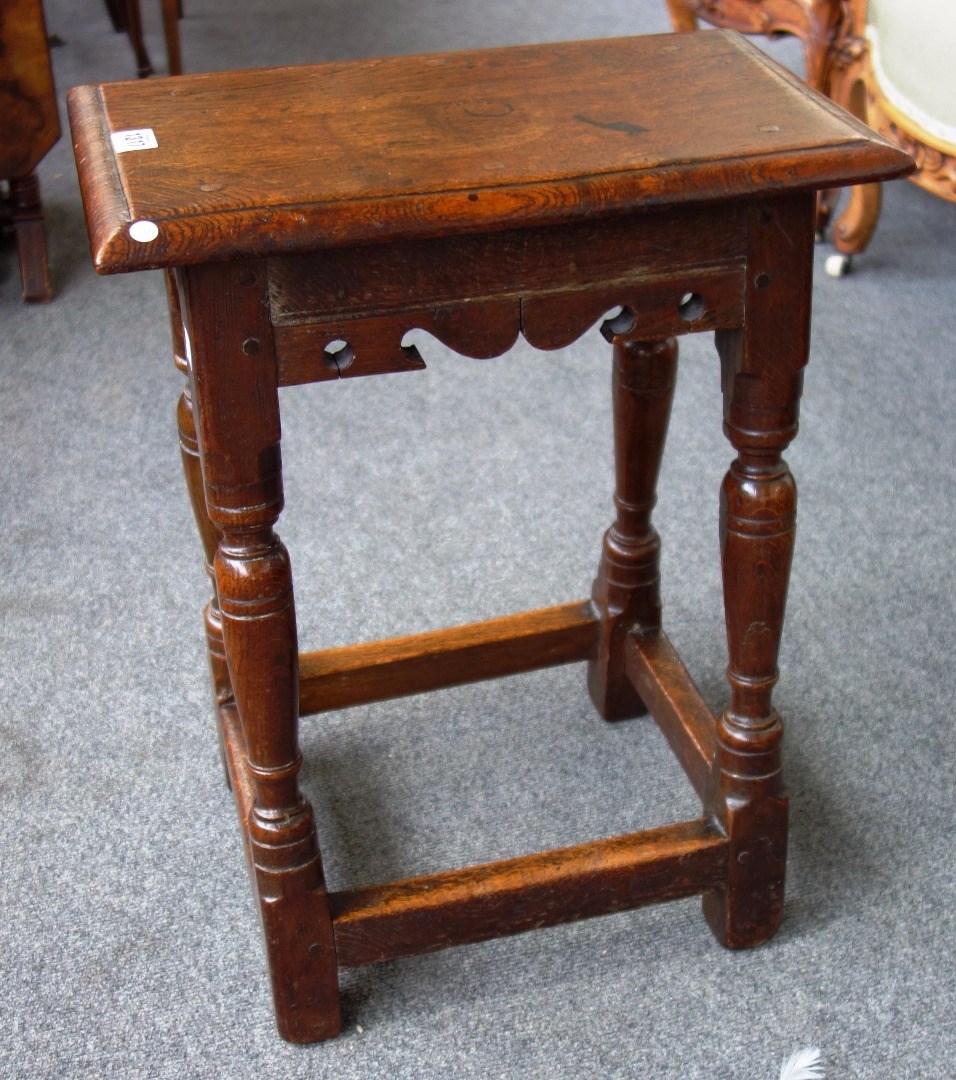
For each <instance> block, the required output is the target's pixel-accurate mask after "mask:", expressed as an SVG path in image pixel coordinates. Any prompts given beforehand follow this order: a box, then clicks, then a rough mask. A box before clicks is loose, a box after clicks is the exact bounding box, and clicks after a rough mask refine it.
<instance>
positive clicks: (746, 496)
mask: <svg viewBox="0 0 956 1080" xmlns="http://www.w3.org/2000/svg"><path fill="white" fill-rule="evenodd" d="M815 215H816V207H815V200H814V197H813V196H812V195H807V196H797V197H791V198H789V199H787V200H781V201H779V202H776V203H774V202H769V201H768V202H767V203H765V204H762V205H757V206H754V207H753V208H752V211H751V241H750V253H749V258H748V267H747V295H746V301H745V303H746V312H747V321H746V326H745V327H744V328H743V329H741V330H734V331H721V332H718V335H717V344H718V349H719V352H720V357H721V364H722V376H723V391H724V430H725V432H726V434H727V436H728V438H729V439H730V441H731V443H732V444H733V446H734V448H735V449H736V450H737V458H736V460H735V461H734V463H733V464H732V465H731V468H730V471H729V472H728V473H727V476H726V478H725V480H724V483H723V487H722V489H721V512H720V541H721V554H722V563H723V583H724V607H725V612H726V620H727V641H728V647H729V653H730V663H729V665H728V668H727V679H728V681H729V682H730V687H731V700H730V705H729V707H728V708H727V709H725V710H724V711H723V712H722V713H721V715H720V717H719V718H718V721H717V737H718V751H717V762H716V773H715V791H714V795H713V801H712V806H711V810H712V812H714V813H715V815H716V816H717V817H718V818H719V820H720V821H721V823H722V824H723V827H724V829H725V830H726V832H727V836H728V839H729V845H730V847H729V851H728V878H727V885H726V888H725V889H722V890H719V891H714V892H710V893H706V894H705V896H704V913H705V915H706V917H707V920H708V922H709V923H710V926H711V928H712V929H713V931H714V933H715V934H716V935H717V937H718V939H719V940H720V941H721V942H722V943H723V944H724V945H727V946H730V947H734V948H739V947H745V946H750V945H758V944H760V942H762V941H765V940H766V939H767V938H769V937H771V936H772V934H773V933H774V931H775V930H776V928H777V926H778V924H779V922H780V917H781V912H782V907H783V891H784V874H785V868H786V852H787V797H786V794H785V792H784V788H783V782H782V777H781V770H780V743H781V738H782V735H783V729H782V726H781V722H780V717H779V716H778V715H777V712H776V710H775V709H774V708H773V704H772V701H771V695H772V693H773V687H774V685H775V684H776V682H777V677H778V673H777V654H778V650H779V646H780V635H781V631H782V628H783V616H784V607H785V605H786V599H787V585H788V581H789V575H790V561H791V556H792V554H793V541H794V527H795V523H796V494H797V493H796V486H795V484H794V481H793V477H792V476H791V475H790V470H789V469H788V467H787V463H786V462H785V461H784V460H783V458H782V457H781V454H782V452H783V450H784V449H785V448H786V447H787V445H788V444H789V443H790V441H791V439H792V438H793V437H794V435H795V434H796V432H797V419H798V410H799V401H800V392H801V388H802V382H803V368H804V365H805V364H806V362H807V356H808V350H809V340H810V338H809V329H810V287H811V276H812V259H813V229H814V219H815Z"/></svg>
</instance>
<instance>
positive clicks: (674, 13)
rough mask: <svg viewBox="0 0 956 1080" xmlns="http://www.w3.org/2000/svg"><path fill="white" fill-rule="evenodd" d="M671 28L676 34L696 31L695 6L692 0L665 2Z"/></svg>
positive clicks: (668, 0) (670, 0)
mask: <svg viewBox="0 0 956 1080" xmlns="http://www.w3.org/2000/svg"><path fill="white" fill-rule="evenodd" d="M666 3H667V11H668V14H669V15H670V17H671V26H673V27H674V29H675V30H676V31H677V32H678V33H681V32H684V31H687V30H696V29H697V5H696V4H695V3H694V0H666Z"/></svg>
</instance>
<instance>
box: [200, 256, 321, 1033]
mask: <svg viewBox="0 0 956 1080" xmlns="http://www.w3.org/2000/svg"><path fill="white" fill-rule="evenodd" d="M182 274H183V277H182V280H183V283H184V299H185V312H184V313H185V315H186V321H187V328H188V332H189V336H190V342H191V347H192V351H193V355H192V358H191V369H192V372H191V373H192V389H193V401H194V409H195V416H196V424H197V432H198V441H199V448H200V455H201V461H202V474H203V482H204V486H205V493H206V506H207V509H208V513H209V517H210V519H211V521H212V523H213V524H214V526H215V527H216V528H217V529H218V530H219V533H220V539H219V547H218V551H217V553H216V556H215V560H214V566H215V574H216V587H217V593H218V597H219V606H220V612H221V621H222V634H223V643H224V646H225V654H226V662H227V665H228V669H229V675H230V678H231V682H232V688H233V691H234V694H235V703H236V709H237V712H238V716H239V722H240V726H241V729H242V734H243V737H244V741H245V747H246V755H247V761H246V770H247V778H246V781H247V782H248V783H249V784H250V785H251V789H252V805H251V810H250V812H249V815H248V820H247V821H246V822H245V825H246V827H247V829H248V839H249V851H250V858H251V862H252V868H253V880H254V884H255V887H256V890H257V894H258V900H259V908H260V913H261V916H262V924H263V931H264V937H265V944H266V953H267V958H268V962H269V969H270V975H271V979H272V991H273V997H274V1000H275V1006H276V1020H277V1024H278V1027H279V1031H280V1033H281V1034H282V1035H283V1036H284V1037H285V1038H287V1039H289V1040H291V1041H293V1042H313V1041H315V1040H317V1039H322V1038H328V1037H330V1036H332V1035H335V1034H337V1033H338V1031H339V1028H340V1019H339V1001H338V971H337V964H336V956H335V946H334V941H333V936H332V921H331V916H330V914H329V907H328V899H327V895H326V888H325V880H324V876H323V872H322V863H321V858H320V855H319V848H318V842H317V839H316V834H315V826H314V823H313V815H312V807H311V805H310V804H309V802H308V800H307V799H305V797H304V796H303V795H302V794H301V792H300V790H299V785H298V773H299V769H300V767H301V764H302V757H301V754H300V752H299V745H298V711H299V700H298V697H299V654H298V641H297V634H296V621H295V608H294V604H293V595H292V572H291V567H290V564H289V556H288V553H287V552H286V550H285V547H284V546H283V545H282V543H281V542H280V541H279V539H278V537H277V536H276V535H275V533H274V531H273V526H274V525H275V524H276V522H277V520H278V517H279V513H280V512H281V509H282V471H281V461H280V455H279V400H278V389H277V385H278V383H277V379H278V374H277V368H276V362H275V354H274V351H273V343H272V328H271V325H270V322H269V314H268V311H269V309H268V298H267V295H266V291H265V270H264V268H263V267H261V266H259V265H258V264H234V263H233V264H224V265H221V266H215V265H211V266H201V267H195V268H191V269H188V270H186V271H183V272H182Z"/></svg>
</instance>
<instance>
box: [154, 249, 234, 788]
mask: <svg viewBox="0 0 956 1080" xmlns="http://www.w3.org/2000/svg"><path fill="white" fill-rule="evenodd" d="M165 274H166V296H167V299H168V301H169V323H170V330H171V332H172V338H173V361H174V363H175V364H176V367H177V368H179V370H180V371H181V372H182V373H183V375H184V376H185V379H186V385H185V386H184V387H183V391H182V393H181V394H180V395H179V401H178V402H177V403H176V424H177V427H178V428H179V452H180V457H181V458H182V462H183V474H184V475H185V477H186V490H187V491H188V492H189V502H190V504H191V506H192V510H193V517H194V518H195V519H196V528H197V529H198V530H199V539H200V540H201V541H202V547H203V553H204V555H205V557H206V560H205V561H206V573H207V574H208V575H209V579H210V581H211V582H212V599H211V600H210V601H209V603H208V604H207V605H206V609H205V611H204V613H203V615H204V621H205V626H206V646H207V648H208V652H209V669H210V672H211V674H212V685H213V694H214V695H215V707H216V732H217V734H218V738H219V752H220V757H221V758H222V766H223V771H224V772H225V774H226V783H227V784H231V780H230V776H229V768H228V766H227V764H226V755H225V748H224V746H223V732H222V722H221V719H220V710H221V709H223V708H229V707H234V705H235V697H234V695H233V692H232V683H231V681H230V679H229V669H228V668H227V666H226V652H225V647H224V645H223V643H222V619H221V617H220V614H219V596H218V594H217V593H216V572H215V569H214V567H213V560H214V559H215V557H216V552H217V551H218V550H219V539H220V533H219V530H218V529H217V528H216V526H215V525H214V524H213V523H212V522H211V521H210V520H209V514H208V513H207V511H206V493H205V491H204V490H203V482H202V466H201V463H200V458H199V442H198V440H197V438H196V419H195V416H194V414H193V399H192V392H191V388H190V381H189V360H188V358H187V351H186V341H185V332H184V328H183V316H182V306H181V304H180V299H179V289H178V287H177V285H176V276H175V274H174V273H173V272H172V271H171V270H167V271H165Z"/></svg>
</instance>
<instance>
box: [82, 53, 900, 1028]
mask: <svg viewBox="0 0 956 1080" xmlns="http://www.w3.org/2000/svg"><path fill="white" fill-rule="evenodd" d="M210 117H214V118H215V123H214V124H213V123H209V122H208V118H210ZM70 118H71V123H72V128H73V135H74V143H75V149H76V155H77V161H78V165H79V173H80V180H81V184H82V189H83V196H84V202H85V206H86V213H87V224H88V228H89V232H90V238H91V243H92V248H93V255H94V261H95V265H96V268H97V269H98V270H99V271H100V272H102V273H116V272H123V271H132V270H143V269H151V268H161V269H164V270H166V271H167V276H168V284H169V289H170V292H169V296H170V309H171V312H172V319H173V335H174V342H175V347H176V354H177V357H178V363H179V364H180V366H181V367H182V369H183V371H184V373H185V374H186V376H187V389H186V390H185V391H184V393H183V395H182V397H181V399H180V402H179V429H180V435H181V445H182V456H183V463H184V465H185V471H186V479H187V484H188V487H189V492H190V496H191V499H192V504H193V509H194V512H195V516H196V521H197V523H198V526H199V532H200V535H201V537H202V541H203V546H204V550H205V554H206V561H207V565H208V566H209V569H210V573H211V575H212V579H213V599H212V601H211V602H210V604H209V606H208V608H207V610H206V632H207V636H208V642H209V656H210V661H211V665H212V675H213V684H214V689H215V695H216V704H217V710H218V716H219V720H220V731H221V738H222V745H223V750H224V755H225V759H226V762H227V767H228V774H229V777H230V778H231V782H232V787H233V791H234V794H235V799H236V804H237V807H238V811H239V818H240V822H241V824H242V831H243V836H244V838H245V841H246V846H247V853H248V857H249V864H250V869H251V873H252V881H253V888H254V891H255V894H256V897H257V900H258V903H259V910H260V913H261V917H262V925H263V929H264V936H265V944H266V953H267V958H268V964H269V969H270V973H271V978H272V989H273V994H274V998H275V1005H276V1014H277V1019H278V1025H279V1030H280V1032H281V1033H282V1035H283V1036H284V1037H285V1038H287V1039H290V1040H292V1041H296V1042H310V1041H313V1040H317V1039H323V1038H328V1037H330V1036H332V1035H335V1034H336V1033H337V1032H338V1030H339V1027H340V1015H339V996H338V982H337V978H338V976H337V973H338V968H340V967H348V966H353V965H359V964H368V963H375V962H379V961H384V960H391V959H394V958H396V957H401V956H408V955H412V954H416V953H422V952H428V951H430V950H434V949H440V948H444V947H446V946H450V945H456V944H462V943H465V942H475V941H481V940H485V939H488V938H493V937H497V936H501V935H505V934H512V933H517V932H519V931H523V930H529V929H533V928H536V927H540V926H547V925H552V924H555V923H560V922H565V921H569V920H573V919H579V918H584V917H587V916H592V915H599V914H604V913H607V912H612V911H619V910H624V909H627V908H634V907H638V906H640V905H643V904H649V903H654V902H658V901H663V900H671V899H676V898H678V897H686V896H690V895H693V894H698V893H699V894H702V895H703V904H704V913H705V915H706V918H707V921H708V922H709V924H710V926H711V928H712V929H713V931H714V933H715V934H716V936H717V938H718V939H719V940H720V941H721V942H722V943H723V944H725V945H727V946H731V947H744V946H751V945H756V944H758V943H760V942H762V941H764V940H766V939H767V938H768V937H770V936H771V935H772V934H773V932H774V930H775V929H776V926H777V924H778V922H779V919H780V914H781V905H782V901H783V883H784V865H785V852H786V836H787V823H786V822H787V801H786V796H785V794H784V791H783V787H782V784H781V778H780V739H781V725H780V719H779V717H778V715H777V713H776V712H775V711H774V708H773V706H772V704H771V692H772V689H773V686H774V683H775V682H776V679H777V651H778V644H779V640H780V633H781V627H782V623H783V612H784V602H785V598H786V591H787V579H788V574H789V567H790V558H791V551H792V547H793V535H794V516H795V507H796V491H795V487H794V482H793V479H792V477H791V475H790V472H789V470H788V468H787V465H786V463H785V462H784V460H783V458H782V457H781V454H782V452H783V450H784V449H785V447H786V446H787V444H788V443H789V442H790V440H791V439H792V438H793V436H794V435H795V433H796V430H797V410H798V402H799V397H800V390H801V382H802V372H803V368H804V365H805V363H806V360H807V352H808V343H809V326H810V281H811V273H812V251H813V232H814V192H815V191H816V190H817V189H819V188H828V187H833V186H838V185H843V184H850V183H858V182H860V181H863V180H880V179H886V178H889V177H892V176H898V175H901V174H903V173H904V172H906V171H907V170H908V169H909V168H911V162H910V160H909V158H908V157H907V156H906V155H904V154H902V153H901V152H900V151H899V150H897V149H895V148H894V147H892V146H890V144H889V143H887V142H885V141H884V140H883V139H881V138H879V137H878V136H876V135H874V134H873V133H872V132H870V131H868V130H867V129H866V128H865V127H864V126H863V125H861V124H860V123H858V122H857V121H855V120H853V119H852V118H850V117H849V116H848V115H846V114H844V113H842V112H841V111H840V110H838V109H836V108H835V107H834V106H832V105H831V104H829V103H828V102H826V101H825V100H824V99H822V98H820V97H819V96H817V95H816V94H814V93H813V92H811V91H809V90H807V89H806V88H805V87H803V86H801V84H800V83H799V82H798V80H796V79H795V78H793V77H791V76H790V75H789V74H788V73H786V72H785V71H783V70H782V69H780V68H779V67H777V66H776V65H774V64H773V63H772V62H771V61H769V60H768V59H767V58H766V57H765V56H764V55H763V54H761V53H760V52H759V51H758V50H757V49H755V48H753V47H752V46H750V45H749V44H747V42H746V41H745V40H744V39H743V38H741V37H740V36H738V35H735V34H731V33H712V34H710V33H709V34H700V35H692V36H681V37H672V36H663V37H647V38H631V39H627V38H625V39H619V40H611V41H592V42H576V43H561V44H553V45H542V46H533V47H518V48H511V49H495V50H486V51H478V52H466V53H449V54H443V55H437V56H421V57H400V58H395V59H379V60H368V61H361V62H350V63H338V64H326V65H321V66H315V67H300V68H288V69H282V70H276V71H248V72H233V73H223V74H214V75H203V76H197V77H192V76H187V77H184V78H179V79H175V80H154V81H151V82H149V83H139V82H130V83H114V84H110V85H104V86H99V87H80V88H77V89H75V90H74V91H73V92H72V94H71V96H70ZM615 309H620V310H619V313H618V314H616V315H614V316H609V317H606V318H605V319H604V322H603V324H602V331H603V333H604V336H605V338H606V339H607V340H608V341H609V342H610V343H611V344H612V346H613V374H612V392H613V413H614V438H615V474H616V493H615V507H616V516H615V520H614V523H613V524H612V525H611V527H610V529H609V530H608V531H607V533H606V535H605V537H604V546H603V553H602V555H601V559H600V567H599V570H598V574H597V579H596V582H595V584H594V588H593V592H592V596H591V598H590V599H589V600H585V601H580V602H577V603H571V604H567V605H563V606H560V607H556V608H550V609H546V610H542V611H532V612H528V613H525V614H521V615H514V616H509V617H505V618H500V619H493V620H491V621H489V622H485V623H479V624H475V625H472V626H464V627H460V628H457V629H452V630H442V631H435V632H429V633H425V634H417V635H414V636H412V637H407V638H400V639H395V640H390V641H384V642H378V643H374V644H364V645H355V646H348V647H345V648H335V649H329V650H324V651H320V652H304V653H300V652H299V647H298V643H297V637H296V618H295V611H294V607H293V599H292V576H291V570H290V566H289V558H288V555H287V554H286V550H285V548H284V547H283V546H282V544H281V542H280V541H279V539H278V538H277V536H276V534H275V532H274V531H273V530H274V527H275V524H276V521H277V519H278V517H279V514H280V512H281V510H282V474H281V465H280V456H279V395H278V390H279V387H282V386H290V385H294V384H299V383H309V382H316V381H321V380H327V379H336V378H351V377H356V376H365V375H378V374H383V373H387V372H399V371H412V370H417V369H420V368H421V367H422V366H423V361H422V357H421V356H420V355H419V354H418V352H417V351H416V350H415V349H414V348H411V347H406V346H403V338H404V337H405V335H406V334H407V332H408V331H409V330H411V329H413V328H420V329H424V330H427V331H429V332H430V333H431V334H433V335H434V336H435V337H437V338H439V339H440V340H441V341H442V342H444V343H445V344H447V345H448V346H450V347H451V348H452V349H454V350H455V351H457V352H459V353H462V354H464V355H466V356H470V357H476V358H490V357H494V356H498V355H500V354H502V353H504V352H506V351H507V350H508V349H509V348H510V346H511V345H512V344H513V343H514V342H515V340H516V339H517V337H518V335H519V334H523V335H524V337H525V338H526V339H527V340H528V341H529V342H530V343H531V344H532V345H534V346H537V347H538V348H541V349H557V348H560V347H562V346H565V345H568V344H569V343H571V342H573V341H574V340H575V339H576V338H578V337H579V336H580V335H581V334H582V333H584V331H585V330H586V329H588V328H589V327H590V326H592V325H593V324H594V323H595V322H596V321H597V320H599V319H601V317H602V316H603V315H605V313H608V312H611V311H613V310H615ZM704 330H707V331H715V332H716V337H717V349H718V353H719V357H720V362H721V371H722V387H723V397H724V417H725V423H724V427H725V431H726V434H727V437H728V438H729V440H730V442H731V444H732V445H733V447H734V449H735V450H736V454H737V456H736V459H735V460H734V461H733V464H732V465H731V466H730V471H729V472H728V473H727V477H726V479H725V480H724V484H723V488H722V492H721V515H720V516H721V524H720V535H721V548H722V562H723V581H724V595H725V608H726V622H727V636H728V645H729V654H730V663H729V667H728V672H727V675H728V679H729V682H730V689H731V697H730V704H729V706H728V708H727V709H725V710H724V711H723V712H722V713H721V714H720V715H719V716H718V717H716V718H715V717H714V716H713V715H712V713H711V712H710V710H709V709H708V707H707V705H706V704H705V703H704V701H703V699H702V698H701V696H700V694H699V692H698V691H697V689H696V687H695V686H694V683H693V682H692V680H691V678H690V676H689V675H688V673H687V671H686V670H685V668H684V666H683V664H682V663H681V661H680V659H679V658H678V656H677V655H676V653H675V651H674V650H673V648H672V647H671V645H670V643H669V641H668V639H667V637H666V635H665V634H664V632H663V630H662V629H661V611H660V591H659V583H658V551H659V541H658V537H657V533H656V532H655V530H654V527H653V525H652V523H651V510H652V507H653V505H654V501H655V487H656V483H657V475H658V470H659V465H660V461H661V454H662V451H663V446H664V437H665V432H666V428H667V420H668V414H669V411H670V405H671V397H672V393H673V389H674V378H675V373H676V364H677V345H676V341H675V338H676V337H677V336H678V335H680V334H684V333H691V332H697V331H704ZM572 661H587V664H588V686H589V689H590V693H591V696H592V698H593V700H594V703H595V705H596V706H597V709H598V711H599V712H600V713H601V714H602V715H603V716H604V717H605V718H606V719H608V720H614V721H617V720H624V719H626V718H628V717H634V716H637V715H640V714H642V713H644V712H646V711H649V712H650V713H651V715H652V716H653V717H654V719H655V720H656V722H657V723H658V724H659V725H660V727H661V729H662V730H663V732H664V734H665V735H666V737H667V739H668V741H669V743H670V745H671V747H672V748H673V750H674V752H675V753H676V755H677V757H678V758H679V760H680V762H681V764H682V765H683V767H684V769H685V770H686V772H687V774H688V776H689V778H690V780H691V782H692V783H693V785H694V787H695V789H696V791H697V792H698V794H699V796H700V798H701V802H702V807H703V809H702V813H701V816H700V818H699V819H698V820H695V821H690V822H686V823H680V824H674V825H669V826H666V827H664V828H658V829H653V830H651V831H649V832H644V833H636V834H632V835H626V836H619V837H617V838H615V839H610V840H597V841H594V842H591V843H586V844H582V845H579V846H576V847H571V848H565V849H561V850H557V851H549V852H545V853H543V854H538V855H531V856H528V857H523V858H517V859H510V860H507V861H505V862H499V863H492V864H489V865H485V866H477V867H471V868H469V869H464V870H457V871H451V872H448V873H440V874H436V875H432V876H428V877H422V878H415V879H411V880H406V881H398V882H393V883H390V884H385V885H379V886H374V887H366V888H359V889H353V890H346V891H338V892H336V891H329V890H328V889H327V887H326V883H325V879H324V876H323V871H322V863H321V859H320V855H319V847H318V842H317V839H316V829H315V825H314V823H313V815H312V808H311V806H310V805H309V803H308V801H307V800H306V799H305V798H304V797H303V796H302V794H301V793H300V791H299V786H298V783H297V774H298V772H299V768H300V764H301V756H300V753H299V745H298V735H297V724H298V718H299V716H300V715H302V714H308V713H316V712H321V711H324V710H329V709H339V708H344V707H347V706H350V705H356V704H360V703H364V702H371V701H377V700H382V699H385V698H390V697H397V696H400V695H404V694H413V693H419V692H422V691H427V690H433V689H436V688H439V687H445V686H452V685H456V684H460V683H465V682H469V681H473V680H477V679H486V678H491V677H495V676H501V675H508V674H513V673H516V672H523V671H530V670H532V669H536V668H541V667H546V666H550V665H554V664H563V663H568V662H572Z"/></svg>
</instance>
